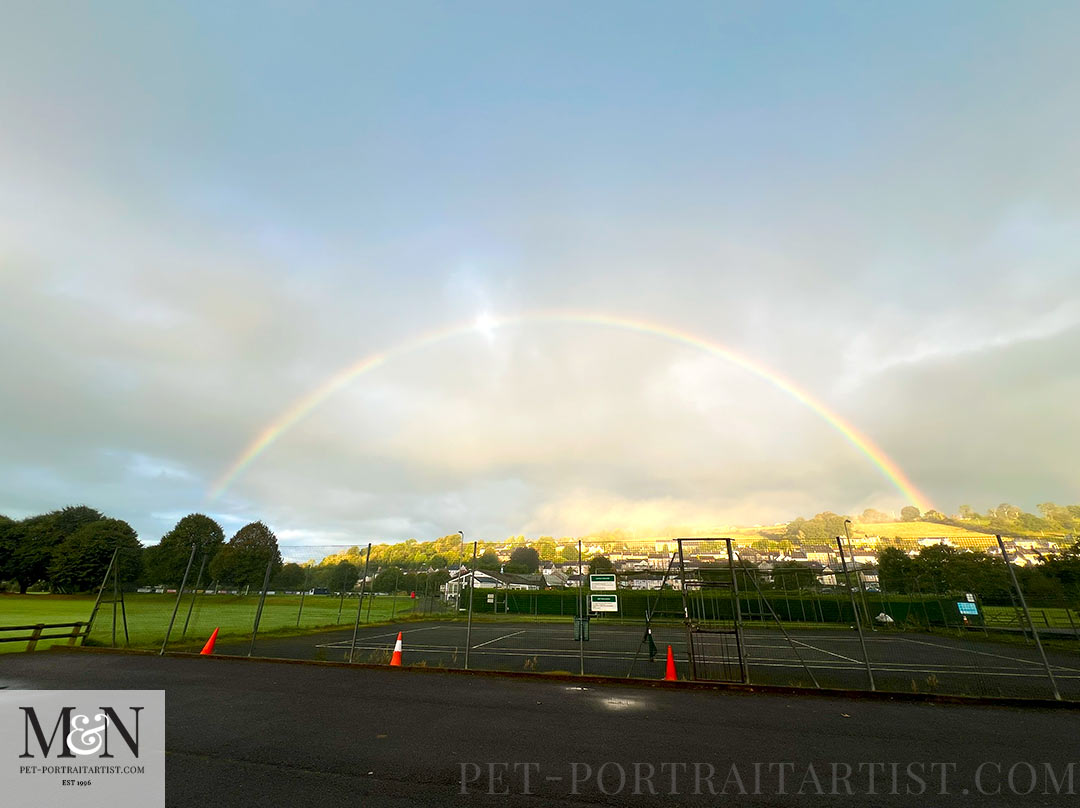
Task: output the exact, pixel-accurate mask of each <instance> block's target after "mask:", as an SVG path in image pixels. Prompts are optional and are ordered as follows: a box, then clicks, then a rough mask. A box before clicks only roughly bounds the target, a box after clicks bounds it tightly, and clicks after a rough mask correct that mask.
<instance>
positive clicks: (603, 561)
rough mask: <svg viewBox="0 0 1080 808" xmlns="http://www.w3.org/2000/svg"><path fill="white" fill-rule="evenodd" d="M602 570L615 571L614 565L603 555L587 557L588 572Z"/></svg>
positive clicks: (600, 571) (601, 571) (599, 571)
mask: <svg viewBox="0 0 1080 808" xmlns="http://www.w3.org/2000/svg"><path fill="white" fill-rule="evenodd" d="M594 572H595V573H603V572H615V565H614V564H612V563H611V559H610V558H608V557H607V556H605V555H594V556H593V557H592V558H590V559H589V574H590V575H591V574H592V573H594Z"/></svg>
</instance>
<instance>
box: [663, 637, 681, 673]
mask: <svg viewBox="0 0 1080 808" xmlns="http://www.w3.org/2000/svg"><path fill="white" fill-rule="evenodd" d="M664 681H666V682H677V681H679V677H678V676H677V675H676V674H675V655H674V654H673V653H672V652H671V646H670V645H669V646H668V647H667V670H666V671H664Z"/></svg>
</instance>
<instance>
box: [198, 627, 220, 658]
mask: <svg viewBox="0 0 1080 808" xmlns="http://www.w3.org/2000/svg"><path fill="white" fill-rule="evenodd" d="M217 633H218V630H217V629H216V628H215V629H214V633H213V634H211V635H210V639H209V640H207V641H206V645H204V646H203V649H202V650H201V651H199V655H200V656H202V655H204V654H205V655H207V656H209V655H210V654H212V653H214V643H215V642H216V641H217Z"/></svg>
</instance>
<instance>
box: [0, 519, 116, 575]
mask: <svg viewBox="0 0 1080 808" xmlns="http://www.w3.org/2000/svg"><path fill="white" fill-rule="evenodd" d="M104 518H105V515H104V514H102V513H101V512H100V511H97V510H94V509H93V508H88V507H87V506H85V505H75V506H68V507H66V508H63V509H61V510H59V511H53V512H52V513H47V514H42V515H40V516H31V517H29V518H27V519H23V520H22V521H20V522H15V523H5V526H4V529H3V530H0V579H14V580H15V581H16V582H17V583H18V585H19V592H20V594H25V592H26V590H27V589H29V588H30V587H31V586H32V585H33V584H36V583H38V582H39V581H42V580H44V579H45V578H46V577H47V575H48V571H49V565H50V564H51V563H52V560H53V557H52V555H53V550H54V549H55V548H56V547H57V546H58V545H60V544H61V543H62V542H63V541H64V540H65V539H67V538H68V537H70V536H72V535H74V534H75V532H76V531H78V529H79V528H81V527H83V526H84V525H87V524H90V523H92V522H98V521H101V520H102V519H104Z"/></svg>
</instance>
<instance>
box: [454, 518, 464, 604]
mask: <svg viewBox="0 0 1080 808" xmlns="http://www.w3.org/2000/svg"><path fill="white" fill-rule="evenodd" d="M458 535H459V536H461V544H460V545H458V570H457V576H458V588H457V601H456V602H455V603H454V608H455V609H459V610H460V609H461V586H462V584H461V571H462V570H463V569H464V568H465V531H464V530H459V531H458Z"/></svg>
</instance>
